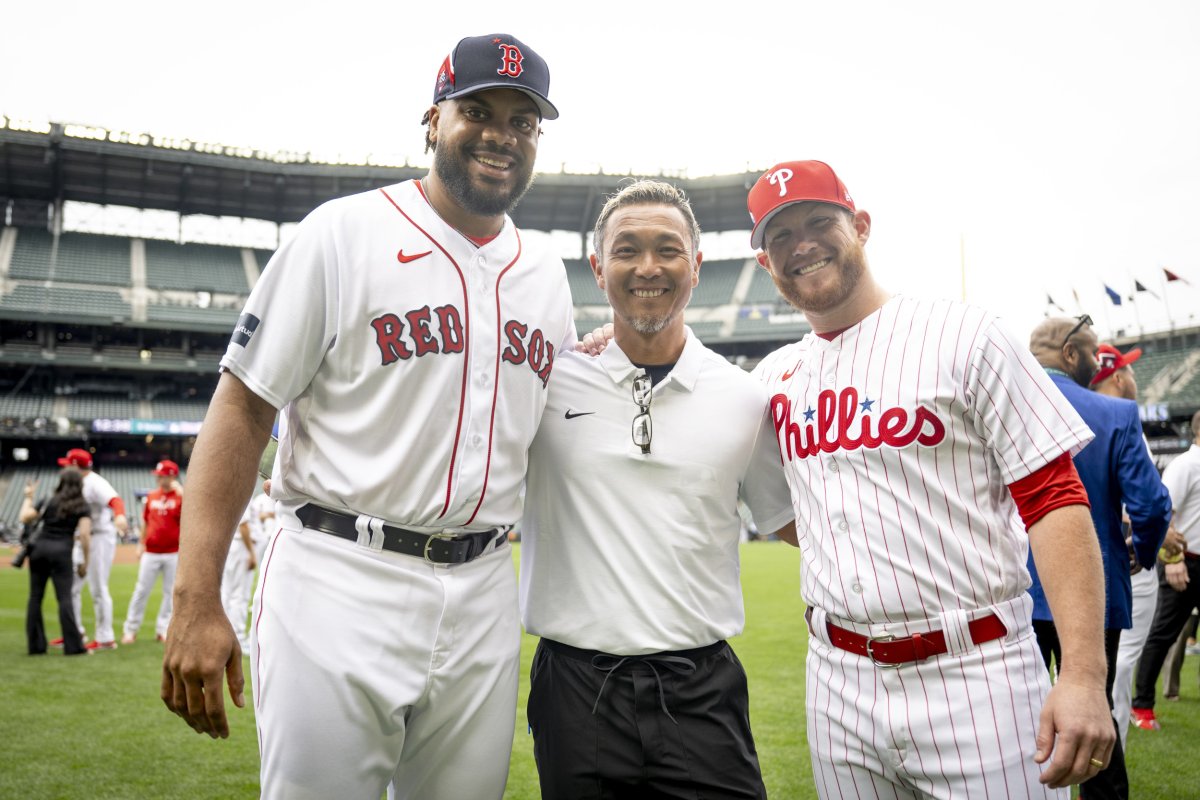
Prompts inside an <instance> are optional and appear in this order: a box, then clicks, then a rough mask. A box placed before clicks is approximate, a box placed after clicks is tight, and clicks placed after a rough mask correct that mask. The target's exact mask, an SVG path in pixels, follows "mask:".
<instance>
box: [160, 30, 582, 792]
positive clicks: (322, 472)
mask: <svg viewBox="0 0 1200 800" xmlns="http://www.w3.org/2000/svg"><path fill="white" fill-rule="evenodd" d="M549 84H550V77H549V70H548V68H547V66H546V62H545V61H544V60H543V59H542V58H541V57H540V56H538V54H537V53H535V52H534V51H533V50H532V49H531V48H529V47H528V46H527V45H525V44H524V43H522V42H521V41H519V40H517V39H515V38H513V37H512V36H510V35H508V34H493V35H489V36H478V37H470V38H466V39H463V40H462V41H460V42H459V43H458V44H457V45H456V46H455V48H454V50H453V51H452V52H451V54H450V55H449V56H448V57H447V58H446V60H445V62H444V63H443V64H442V67H441V69H440V71H439V72H438V75H437V79H436V83H435V89H434V102H433V104H432V105H431V106H430V107H428V111H427V112H426V114H425V120H424V121H425V123H426V124H427V129H426V142H427V144H428V145H429V146H430V147H432V148H433V150H434V162H433V167H432V169H431V170H430V172H429V173H428V174H427V175H426V176H425V177H424V178H422V179H420V180H413V181H408V182H405V183H402V184H398V185H395V186H389V187H386V188H383V189H380V190H377V191H371V192H366V193H363V194H358V195H354V196H351V197H345V198H342V199H339V200H333V201H331V202H328V203H326V204H325V205H323V206H321V207H319V208H317V209H316V210H315V211H313V212H312V213H311V214H310V215H309V216H308V217H307V218H306V219H305V220H304V221H303V222H302V223H301V224H300V225H299V227H298V228H297V230H296V232H295V235H294V237H293V238H292V239H291V241H289V242H288V243H286V244H284V246H283V247H281V248H280V250H279V251H278V252H277V253H276V254H275V255H274V257H273V258H272V259H271V261H270V263H269V264H268V265H267V267H266V269H265V270H264V272H263V274H262V277H261V278H260V280H259V281H258V284H257V285H256V286H255V288H254V290H253V292H252V293H251V295H250V299H249V300H248V301H247V303H246V307H245V310H244V313H243V314H242V317H241V321H240V323H239V325H238V327H237V329H236V331H235V332H234V334H233V337H232V340H231V342H230V345H229V349H228V350H227V352H226V354H225V357H224V358H223V359H222V362H221V365H222V369H223V371H224V373H223V374H222V376H221V380H220V382H219V384H218V387H217V390H216V392H215V394H214V397H213V400H212V403H211V405H210V408H209V413H208V416H207V418H206V420H205V424H204V430H203V432H202V434H201V435H200V437H199V440H198V442H197V444H196V449H195V453H194V455H193V457H192V460H191V464H190V468H189V487H188V504H187V506H185V509H184V518H183V529H184V535H183V541H182V547H181V550H180V561H179V572H178V580H177V582H176V589H175V620H174V621H173V622H172V624H171V630H170V633H169V635H168V637H167V647H166V654H165V658H164V667H163V684H162V698H163V701H164V702H165V703H166V705H167V707H168V708H170V709H171V710H172V711H174V712H176V713H177V714H179V715H180V716H182V717H183V718H184V719H185V720H186V721H187V722H188V724H189V725H191V726H192V727H193V728H194V729H195V730H196V731H198V732H202V733H207V734H209V735H210V736H213V737H224V736H228V732H229V727H228V720H227V717H226V714H225V707H224V700H223V687H222V678H223V677H224V678H225V679H226V680H227V682H228V685H229V691H230V694H231V696H232V698H233V700H234V702H235V704H237V705H239V706H240V705H243V704H244V702H245V701H244V698H243V677H242V667H241V648H240V647H239V645H238V641H237V636H236V635H235V633H234V631H233V629H232V627H231V625H230V623H229V620H228V618H227V617H226V615H225V613H224V612H223V610H222V607H221V603H220V594H219V584H220V577H221V571H222V566H223V564H224V561H225V554H226V552H227V550H228V549H229V544H230V533H231V531H233V530H234V529H235V528H236V527H237V524H238V520H239V518H240V515H241V513H242V510H243V509H244V508H245V507H246V504H247V502H248V501H249V499H250V494H251V491H252V489H253V487H254V482H255V472H256V467H257V465H258V461H259V456H260V454H261V453H262V451H263V447H264V445H265V444H266V442H267V439H268V436H269V434H270V432H271V428H272V424H273V422H274V420H275V416H276V411H277V410H279V412H280V414H281V415H282V420H281V423H282V424H281V426H280V427H281V431H282V433H281V438H280V443H279V451H278V457H277V459H276V461H275V468H274V472H273V474H272V483H273V487H272V492H273V496H274V497H275V499H276V501H277V508H276V510H277V516H276V521H275V528H276V532H275V533H274V535H273V536H272V538H271V541H270V542H269V544H268V546H267V550H266V554H265V556H264V559H263V564H262V565H261V571H262V575H261V579H260V580H259V583H258V589H257V590H256V592H255V596H254V602H253V606H252V628H251V637H250V664H251V675H252V680H253V687H254V703H255V709H256V722H257V726H258V737H259V745H260V752H261V758H262V766H261V780H262V796H263V797H266V798H279V797H287V798H329V797H379V796H380V795H381V794H382V793H383V791H384V790H385V788H386V787H388V785H389V784H392V786H393V788H394V792H395V796H396V797H399V798H422V799H423V800H427V799H429V798H434V799H435V800H436V799H437V798H443V799H444V800H463V798H472V800H476V799H486V798H499V797H500V796H501V795H502V794H503V790H504V784H505V780H506V777H507V772H508V762H509V756H510V751H511V746H512V736H513V730H514V725H515V713H516V691H517V669H518V657H519V650H520V623H519V619H518V614H517V591H516V578H515V575H514V571H513V566H512V561H511V554H510V552H509V548H508V544H507V535H506V534H507V530H508V528H509V527H510V526H511V525H512V524H513V523H515V522H516V521H517V519H518V518H519V516H520V513H521V499H520V491H519V490H520V485H521V482H522V480H523V478H524V475H525V467H526V454H527V451H528V449H529V443H530V441H531V440H532V439H533V435H534V432H535V430H536V429H537V424H538V421H539V419H540V418H541V414H542V409H543V406H544V404H545V402H546V386H547V381H548V380H549V377H550V373H551V370H552V368H553V365H554V359H555V356H556V354H557V353H558V352H559V350H560V349H561V348H562V347H569V346H571V345H573V343H574V341H575V329H574V324H573V321H572V312H571V301H570V293H569V290H568V287H567V281H566V272H565V270H564V268H563V264H562V261H561V259H559V258H558V257H557V256H555V255H553V254H551V253H549V252H545V251H544V250H542V249H541V247H540V246H537V245H535V244H534V243H532V242H529V241H527V240H525V238H524V237H522V235H521V234H520V232H519V231H518V230H517V229H516V228H515V227H514V226H513V223H512V220H511V219H510V218H509V217H508V216H507V212H508V211H509V210H510V209H511V208H512V207H513V206H514V205H515V204H516V202H517V200H518V199H519V198H520V196H521V195H522V193H523V192H524V191H525V189H526V188H527V187H528V186H529V183H530V181H531V179H532V174H533V165H534V158H535V156H536V154H537V145H538V137H539V135H540V132H541V123H542V120H544V119H554V118H556V117H557V116H558V112H557V110H556V109H555V107H554V106H553V105H552V104H551V103H550V101H549V100H548V99H547V93H548V91H549Z"/></svg>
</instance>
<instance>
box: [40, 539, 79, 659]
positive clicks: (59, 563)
mask: <svg viewBox="0 0 1200 800" xmlns="http://www.w3.org/2000/svg"><path fill="white" fill-rule="evenodd" d="M74 544H75V540H74V538H73V537H70V536H53V535H45V534H43V535H42V536H41V538H39V539H38V540H37V541H36V542H35V543H34V545H33V549H32V550H31V551H30V553H29V605H28V607H27V608H26V609H25V637H26V638H27V639H28V640H29V654H30V655H40V654H42V653H44V652H46V646H47V643H46V627H45V623H44V622H43V621H42V599H43V598H44V597H45V595H46V583H47V581H54V595H55V597H56V598H58V624H59V625H61V626H62V634H63V653H64V654H66V655H69V656H72V655H79V654H80V653H84V652H87V651H86V650H85V648H84V646H83V637H82V636H80V635H79V625H78V624H77V623H76V621H75V611H74V609H73V608H72V607H71V581H72V578H73V577H74V576H73V575H72V572H73V571H74V567H73V566H72V565H71V548H72V547H73V546H74Z"/></svg>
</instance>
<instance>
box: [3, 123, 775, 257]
mask: <svg viewBox="0 0 1200 800" xmlns="http://www.w3.org/2000/svg"><path fill="white" fill-rule="evenodd" d="M425 172H426V170H425V168H424V167H422V166H411V165H409V164H399V165H398V164H391V163H372V162H371V160H370V159H363V160H362V162H361V163H353V164H348V163H326V162H322V161H320V160H318V159H316V158H314V157H313V156H312V155H310V154H307V153H291V152H265V151H261V150H254V149H251V148H243V147H234V146H226V145H220V144H212V143H206V142H197V141H192V140H189V139H172V138H167V137H158V136H151V135H149V134H130V133H126V132H121V131H110V130H107V129H104V128H95V127H88V126H83V125H70V124H63V123H49V124H33V123H28V122H22V121H17V120H12V119H9V118H7V117H0V207H3V206H8V207H10V208H11V209H12V211H13V222H14V224H26V225H32V224H38V223H39V222H44V221H45V220H46V219H47V218H48V215H47V209H48V208H49V207H53V206H56V205H58V204H61V203H62V202H64V201H78V202H84V203H95V204H100V205H118V206H130V207H133V208H139V209H159V210H166V211H173V212H177V213H179V214H180V215H192V214H205V215H210V216H216V217H221V216H228V217H241V218H247V219H259V220H267V221H270V222H274V223H277V224H282V223H287V222H297V221H299V220H300V219H301V218H303V217H304V216H305V215H306V214H307V213H308V212H309V211H311V210H312V209H313V208H315V207H316V206H318V205H320V204H321V203H323V202H325V201H326V200H330V199H332V198H335V197H340V196H343V195H347V194H353V193H355V192H361V191H367V190H370V189H373V188H377V187H380V186H387V185H389V184H393V183H397V182H400V181H403V180H408V179H410V178H415V177H420V176H421V175H424V174H425ZM630 177H631V176H629V175H609V174H605V173H598V174H575V173H567V172H558V173H553V172H540V173H538V174H537V178H536V180H535V181H534V183H533V187H532V188H531V189H530V190H529V192H528V193H527V194H526V195H525V197H524V199H523V200H522V201H521V203H520V205H519V206H518V207H517V209H516V211H515V212H514V213H513V215H512V216H513V219H514V221H515V222H516V223H517V225H519V226H520V227H523V228H527V229H530V230H540V231H552V230H562V231H573V232H578V233H580V234H581V235H586V234H587V233H588V232H590V230H591V228H592V225H593V224H594V223H595V220H596V217H597V215H598V214H599V212H600V208H601V206H602V205H603V203H604V199H605V197H606V196H607V195H609V194H611V193H613V192H614V191H616V190H617V189H619V188H620V187H621V186H622V184H623V181H626V180H628V179H629V178H630ZM640 177H655V178H661V179H662V180H666V181H668V182H670V183H672V184H674V185H676V186H679V187H680V188H682V189H683V190H684V191H685V192H687V194H688V196H689V198H690V199H691V202H692V207H693V209H694V210H695V213H696V217H697V220H698V221H699V223H700V227H701V229H702V230H704V231H708V232H722V231H737V230H745V231H748V230H749V229H750V224H749V217H748V215H747V213H746V195H747V193H748V192H749V189H750V187H751V185H753V183H754V181H755V180H756V179H757V177H758V173H754V172H747V173H743V174H735V175H717V176H707V177H699V178H688V177H677V176H670V175H661V176H640ZM10 204H11V205H10Z"/></svg>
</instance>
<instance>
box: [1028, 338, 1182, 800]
mask: <svg viewBox="0 0 1200 800" xmlns="http://www.w3.org/2000/svg"><path fill="white" fill-rule="evenodd" d="M1091 323H1092V320H1091V317H1089V316H1088V315H1086V314H1084V315H1082V316H1080V317H1077V318H1075V319H1065V318H1059V317H1050V318H1047V319H1045V320H1043V321H1042V322H1041V323H1039V324H1038V326H1037V327H1036V328H1034V330H1033V333H1032V335H1031V336H1030V340H1029V349H1030V350H1031V351H1033V355H1034V357H1035V358H1036V359H1037V360H1038V363H1039V364H1041V365H1042V366H1043V367H1044V368H1045V370H1046V372H1048V373H1049V374H1050V379H1051V380H1052V381H1054V385H1055V386H1057V387H1058V389H1059V391H1061V392H1062V394H1063V396H1064V397H1066V398H1067V402H1069V403H1070V404H1071V406H1072V407H1073V408H1074V409H1075V411H1077V412H1078V413H1079V416H1081V417H1082V418H1083V421H1084V422H1086V423H1087V425H1088V427H1089V428H1091V429H1092V432H1093V433H1094V434H1095V439H1093V440H1092V442H1091V444H1089V445H1088V446H1087V447H1085V448H1084V449H1083V450H1081V451H1080V452H1078V453H1076V454H1075V457H1074V462H1075V468H1076V469H1077V470H1078V471H1079V477H1080V479H1082V481H1083V486H1084V488H1085V489H1086V490H1087V496H1088V500H1089V502H1090V503H1091V511H1092V524H1093V525H1094V526H1095V528H1096V535H1097V537H1098V538H1099V541H1100V553H1101V555H1102V557H1103V563H1104V583H1105V593H1104V594H1105V600H1106V602H1105V609H1104V651H1105V656H1106V658H1107V662H1108V669H1107V676H1106V684H1107V686H1106V690H1107V693H1108V698H1109V701H1108V702H1109V706H1110V707H1111V706H1112V695H1113V684H1114V681H1115V676H1116V667H1117V654H1118V650H1119V648H1120V643H1121V631H1122V630H1125V629H1128V628H1130V627H1132V625H1133V616H1132V614H1133V589H1132V584H1131V581H1130V574H1129V573H1130V569H1131V566H1130V552H1129V546H1128V545H1127V544H1126V542H1125V532H1124V530H1123V528H1122V526H1121V516H1122V514H1121V507H1122V503H1124V507H1125V513H1126V514H1127V515H1128V517H1129V522H1130V526H1131V528H1132V533H1133V543H1132V548H1133V554H1134V557H1135V559H1136V562H1137V564H1138V565H1140V566H1141V567H1142V568H1144V569H1154V562H1155V560H1156V554H1157V552H1158V548H1159V547H1160V546H1161V545H1162V543H1163V538H1164V537H1165V536H1166V533H1167V525H1168V523H1169V522H1170V520H1171V497H1170V494H1169V493H1168V492H1167V489H1166V487H1165V486H1164V485H1163V482H1162V480H1161V479H1160V478H1159V476H1158V470H1157V469H1156V468H1155V466H1154V462H1153V461H1152V460H1151V458H1150V451H1149V450H1147V448H1146V443H1145V441H1144V440H1143V438H1142V423H1141V417H1140V415H1139V414H1138V406H1137V403H1136V402H1135V401H1133V400H1126V399H1123V398H1119V397H1109V396H1106V395H1103V394H1100V393H1099V392H1093V391H1091V390H1090V389H1088V388H1087V387H1088V386H1089V385H1090V384H1091V382H1092V378H1093V377H1094V376H1095V375H1096V372H1097V370H1098V369H1099V368H1100V364H1099V362H1098V361H1097V360H1096V352H1097V348H1098V342H1097V339H1096V334H1095V332H1094V331H1092V328H1091ZM1051 569H1053V567H1051V566H1049V565H1044V564H1043V565H1042V567H1041V569H1040V570H1038V569H1037V568H1035V566H1034V560H1033V559H1032V558H1031V559H1030V561H1029V572H1030V574H1031V575H1032V576H1033V586H1031V587H1030V590H1029V592H1030V594H1031V595H1032V596H1033V601H1034V602H1033V620H1034V628H1035V630H1036V631H1037V635H1038V642H1039V645H1040V646H1041V648H1042V656H1043V658H1044V659H1045V661H1046V666H1047V667H1049V666H1050V654H1051V653H1052V652H1053V653H1054V654H1055V655H1056V657H1058V658H1059V671H1060V673H1061V670H1062V668H1063V666H1064V662H1063V660H1062V658H1061V656H1060V655H1059V654H1058V636H1057V629H1058V626H1057V625H1055V622H1054V615H1052V614H1051V611H1050V608H1049V606H1048V605H1047V603H1046V596H1045V593H1044V592H1043V590H1042V583H1041V580H1040V579H1039V571H1040V573H1041V577H1042V578H1044V577H1047V576H1048V574H1049V572H1050V570H1051ZM1115 725H1116V723H1115V722H1114V726H1115ZM1081 792H1082V793H1083V795H1084V796H1086V797H1088V798H1107V797H1119V798H1125V797H1128V796H1129V779H1128V776H1127V775H1126V771H1125V758H1124V751H1123V748H1122V746H1121V741H1120V739H1118V740H1117V742H1116V745H1115V747H1114V748H1113V757H1112V759H1111V760H1110V761H1109V763H1108V765H1107V766H1106V767H1105V769H1103V770H1101V772H1100V773H1099V774H1098V775H1096V776H1094V777H1093V778H1091V779H1090V780H1088V781H1086V782H1085V783H1084V784H1083V786H1082V788H1081Z"/></svg>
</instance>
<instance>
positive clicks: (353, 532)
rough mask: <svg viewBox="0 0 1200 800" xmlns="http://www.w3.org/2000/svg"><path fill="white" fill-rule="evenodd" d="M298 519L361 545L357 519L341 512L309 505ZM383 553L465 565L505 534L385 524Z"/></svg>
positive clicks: (301, 508)
mask: <svg viewBox="0 0 1200 800" xmlns="http://www.w3.org/2000/svg"><path fill="white" fill-rule="evenodd" d="M296 516H297V517H298V518H299V519H300V521H301V522H303V523H304V527H306V528H312V529H313V530H317V531H321V532H322V533H328V534H332V535H333V536H338V537H340V538H342V539H349V540H350V541H352V542H357V541H358V527H357V526H356V524H355V523H356V522H357V520H358V517H357V516H355V515H354V514H346V513H344V512H341V511H333V510H331V509H328V508H322V507H321V506H318V505H314V504H312V503H307V504H305V505H303V506H301V507H300V508H298V509H296ZM382 530H383V549H384V550H390V551H391V552H393V553H402V554H404V555H406V556H413V557H415V558H423V559H425V560H426V561H428V562H429V563H431V564H465V563H467V562H468V561H474V560H475V559H476V558H478V557H479V556H481V555H483V554H484V553H485V552H486V551H487V550H489V549H490V548H491V545H492V544H493V543H494V542H495V541H496V538H497V537H498V536H502V535H503V534H504V531H503V530H501V529H500V528H492V529H491V530H489V531H481V532H479V533H463V534H457V535H455V534H450V533H442V532H439V533H418V532H417V531H410V530H407V529H405V528H397V527H396V526H394V525H387V524H385V525H384V526H383V528H382Z"/></svg>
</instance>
